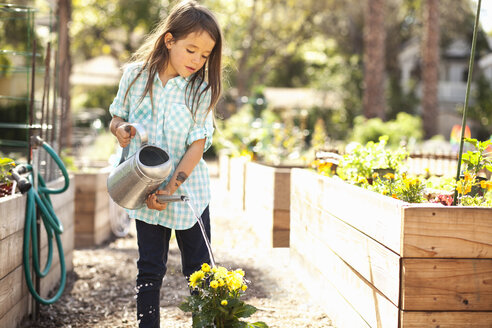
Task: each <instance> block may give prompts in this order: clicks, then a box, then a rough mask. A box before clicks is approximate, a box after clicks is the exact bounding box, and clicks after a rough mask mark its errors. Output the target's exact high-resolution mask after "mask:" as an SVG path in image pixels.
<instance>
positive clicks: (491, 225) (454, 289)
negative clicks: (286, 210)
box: [290, 169, 492, 328]
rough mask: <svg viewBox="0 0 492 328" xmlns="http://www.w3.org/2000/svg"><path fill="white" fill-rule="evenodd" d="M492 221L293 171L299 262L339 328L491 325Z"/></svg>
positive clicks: (294, 244)
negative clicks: (400, 199) (406, 201)
mask: <svg viewBox="0 0 492 328" xmlns="http://www.w3.org/2000/svg"><path fill="white" fill-rule="evenodd" d="M491 218H492V208H483V207H461V206H460V207H448V206H440V205H437V206H436V205H435V204H409V203H405V202H403V201H399V200H395V199H392V198H391V197H387V196H383V195H380V194H377V193H374V192H372V191H369V190H366V189H362V188H359V187H356V186H353V185H350V184H347V183H345V182H343V181H341V180H340V179H338V178H329V177H324V176H321V175H318V174H316V173H314V172H311V171H308V170H299V169H293V170H292V172H291V221H290V223H291V235H290V237H291V240H290V241H291V244H290V247H291V255H292V258H293V261H294V262H295V264H296V267H297V268H300V269H304V270H305V271H304V274H305V275H306V276H305V277H304V279H302V281H303V282H307V283H308V284H309V283H311V284H312V285H311V286H308V287H309V288H308V290H309V291H310V292H311V293H312V296H313V297H315V298H317V299H319V300H320V302H321V304H322V305H325V306H326V309H327V312H328V314H329V315H330V318H332V319H333V320H334V322H335V324H336V325H337V327H356V326H357V327H358V326H364V327H405V328H406V327H429V326H432V327H437V326H439V325H440V326H441V327H443V326H456V327H460V326H461V327H464V326H466V327H490V326H492V285H491V284H489V283H488V282H489V281H492V220H491Z"/></svg>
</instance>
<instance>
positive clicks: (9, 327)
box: [0, 294, 30, 328]
mask: <svg viewBox="0 0 492 328" xmlns="http://www.w3.org/2000/svg"><path fill="white" fill-rule="evenodd" d="M29 303H30V302H29V296H28V295H27V294H26V295H24V297H22V299H21V300H20V301H19V302H17V304H15V305H14V306H13V307H12V308H11V309H10V311H8V312H7V313H6V314H5V315H4V316H3V317H0V327H2V328H18V327H20V324H21V322H22V321H23V320H24V318H25V317H26V316H27V315H28V314H29V313H30V312H29V308H30V307H29Z"/></svg>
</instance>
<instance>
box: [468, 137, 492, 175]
mask: <svg viewBox="0 0 492 328" xmlns="http://www.w3.org/2000/svg"><path fill="white" fill-rule="evenodd" d="M465 141H466V142H468V143H470V144H471V145H473V147H475V150H469V151H467V152H466V153H463V155H462V157H461V161H462V163H463V164H464V165H465V170H464V171H467V172H470V173H472V174H475V175H478V174H479V173H480V172H481V171H482V170H483V169H486V170H488V171H490V172H492V154H490V153H487V148H488V147H489V145H491V144H492V140H490V139H489V140H487V141H478V140H477V139H473V138H466V139H465Z"/></svg>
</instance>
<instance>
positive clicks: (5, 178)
mask: <svg viewBox="0 0 492 328" xmlns="http://www.w3.org/2000/svg"><path fill="white" fill-rule="evenodd" d="M14 166H15V162H14V160H13V159H11V158H7V157H2V158H0V185H1V184H7V185H10V184H11V183H12V181H11V180H10V179H9V176H10V175H11V174H10V169H12V168H13V167H14Z"/></svg>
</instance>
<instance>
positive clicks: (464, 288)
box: [401, 258, 492, 311]
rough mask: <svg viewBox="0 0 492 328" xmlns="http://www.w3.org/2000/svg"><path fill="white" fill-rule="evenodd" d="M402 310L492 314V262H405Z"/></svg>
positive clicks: (446, 260) (428, 260) (477, 260)
mask: <svg viewBox="0 0 492 328" xmlns="http://www.w3.org/2000/svg"><path fill="white" fill-rule="evenodd" d="M402 266H403V267H402V270H403V271H402V272H403V274H402V290H401V293H402V304H401V309H402V310H412V311H492V283H491V282H492V259H405V258H404V259H403V260H402Z"/></svg>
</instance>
